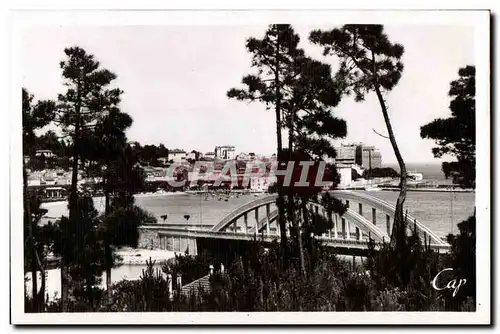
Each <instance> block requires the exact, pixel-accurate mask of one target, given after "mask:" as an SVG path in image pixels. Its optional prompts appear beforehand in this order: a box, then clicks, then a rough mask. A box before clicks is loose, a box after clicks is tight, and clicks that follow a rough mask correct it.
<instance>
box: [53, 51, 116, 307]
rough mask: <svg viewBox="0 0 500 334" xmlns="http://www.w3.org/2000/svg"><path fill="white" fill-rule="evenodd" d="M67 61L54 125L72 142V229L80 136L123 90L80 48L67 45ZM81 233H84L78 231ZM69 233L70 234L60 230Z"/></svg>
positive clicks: (65, 286) (64, 276)
mask: <svg viewBox="0 0 500 334" xmlns="http://www.w3.org/2000/svg"><path fill="white" fill-rule="evenodd" d="M64 53H65V54H66V57H67V58H66V60H64V61H61V62H60V67H61V69H62V75H63V78H64V79H65V86H66V87H67V90H66V92H65V94H59V96H58V106H57V111H58V113H57V117H56V121H57V124H59V125H61V126H62V129H63V132H64V134H65V136H66V137H68V138H69V139H70V140H71V142H72V147H73V152H72V155H71V158H72V159H73V160H72V177H71V188H70V194H69V201H68V202H69V205H68V206H69V220H70V221H71V222H72V223H71V224H65V225H64V226H63V227H64V228H75V226H78V225H79V224H80V222H78V220H77V219H78V215H77V211H78V207H77V205H78V188H77V183H78V170H79V163H80V158H81V156H82V154H83V152H85V150H86V149H87V147H86V146H85V144H84V141H83V140H82V138H84V137H85V136H86V133H87V132H88V131H90V129H92V128H93V127H94V126H95V122H96V121H97V120H99V119H100V118H101V117H102V116H103V115H105V113H107V112H108V111H109V108H112V107H113V106H114V105H116V104H117V103H118V101H119V98H120V95H121V93H122V91H121V90H120V89H118V88H108V86H109V85H110V83H111V82H112V81H113V80H114V79H116V75H115V74H114V73H112V72H110V71H109V70H107V69H103V68H101V66H100V63H99V62H98V61H97V60H96V59H95V57H94V56H93V55H91V54H88V53H87V52H86V51H85V50H84V49H82V48H80V47H70V48H66V49H65V50H64ZM86 226H87V227H90V225H86ZM80 233H85V230H81V231H80ZM63 235H72V233H63ZM63 242H65V243H68V245H65V246H64V247H62V248H61V249H62V250H63V252H62V254H61V255H62V256H61V304H62V305H61V306H62V311H63V312H66V311H67V301H68V292H69V291H68V282H67V273H66V270H67V267H68V266H69V265H70V263H69V262H68V259H67V256H66V253H65V251H69V249H70V248H71V247H72V243H73V241H72V240H71V239H64V240H63Z"/></svg>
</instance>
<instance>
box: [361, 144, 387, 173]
mask: <svg viewBox="0 0 500 334" xmlns="http://www.w3.org/2000/svg"><path fill="white" fill-rule="evenodd" d="M356 163H357V164H358V165H361V167H363V168H365V169H373V168H380V167H382V155H381V154H380V151H379V150H378V149H376V148H375V146H365V145H359V146H357V148H356Z"/></svg>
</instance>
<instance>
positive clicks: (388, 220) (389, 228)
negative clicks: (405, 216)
mask: <svg viewBox="0 0 500 334" xmlns="http://www.w3.org/2000/svg"><path fill="white" fill-rule="evenodd" d="M385 224H386V227H387V235H388V236H389V237H390V236H391V216H389V215H385Z"/></svg>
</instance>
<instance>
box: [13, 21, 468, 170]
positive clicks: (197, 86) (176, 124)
mask: <svg viewBox="0 0 500 334" xmlns="http://www.w3.org/2000/svg"><path fill="white" fill-rule="evenodd" d="M266 28H267V27H266V26H243V25H242V26H214V25H210V26H187V25H186V26H119V27H118V26H115V27H110V26H107V27H104V26H103V27H98V26H94V27H92V26H85V27H83V26H61V27H56V26H54V27H47V26H43V27H37V28H36V29H34V28H31V29H29V30H25V31H24V34H23V39H22V44H21V45H22V48H23V49H22V52H21V55H22V66H23V70H22V72H23V79H22V83H23V86H24V87H25V88H27V89H28V90H29V91H30V92H31V93H32V94H34V95H35V99H48V98H50V99H55V98H56V97H57V94H58V93H62V92H64V87H63V85H62V77H61V70H60V68H59V62H60V61H62V60H64V58H65V55H64V52H63V50H64V48H66V47H70V46H76V45H77V46H80V47H82V48H84V49H85V50H86V51H87V52H89V53H92V54H94V55H95V57H96V59H97V60H99V61H100V63H101V65H102V66H103V67H104V68H107V69H109V70H111V71H113V72H114V73H116V74H117V76H118V78H117V80H115V82H114V84H115V85H116V86H118V87H120V88H121V89H122V90H123V91H124V92H125V93H124V94H123V98H122V102H121V105H120V106H121V109H122V111H124V112H126V113H128V114H130V115H131V117H132V118H133V120H134V122H133V125H132V127H131V128H130V129H129V130H128V133H127V135H128V138H129V140H131V141H138V142H140V143H141V144H142V145H145V144H156V145H158V144H159V143H163V144H164V145H165V146H166V147H167V148H170V149H174V148H180V149H184V150H189V151H191V150H197V151H202V152H209V151H213V150H214V147H215V146H218V145H226V144H229V145H234V146H235V148H236V151H237V152H255V153H260V154H272V153H274V152H275V151H276V128H275V116H274V112H273V111H267V110H266V109H265V107H264V106H263V105H261V104H259V103H252V104H248V103H245V102H240V101H235V100H229V99H228V98H227V97H226V92H227V90H228V89H230V88H232V87H241V86H240V82H241V78H242V76H243V75H245V74H248V73H252V72H254V69H252V68H251V67H250V60H251V55H250V54H249V53H248V52H247V51H246V49H245V40H246V39H247V38H248V37H258V38H260V37H262V36H263V34H264V32H265V30H266ZM294 28H295V30H296V32H297V33H298V34H299V35H300V37H301V43H300V46H301V47H303V48H304V50H305V52H306V54H308V55H310V56H312V57H314V58H317V59H320V60H323V61H325V62H327V63H330V64H331V65H332V69H335V68H336V66H337V65H336V64H337V61H336V59H335V58H332V57H324V56H323V55H322V53H321V49H320V48H319V47H317V46H314V45H311V44H310V43H308V40H307V37H308V35H309V32H310V31H311V30H313V29H318V28H321V29H331V28H333V27H332V26H328V27H326V26H321V27H319V26H294ZM385 30H386V33H387V34H388V36H389V38H390V40H391V41H392V42H397V43H400V44H402V45H403V46H404V48H405V53H404V55H403V58H402V61H403V63H404V66H405V68H404V71H403V75H402V78H401V80H400V82H399V83H398V85H397V86H396V87H395V88H394V89H393V90H392V91H391V92H389V93H388V94H387V98H386V99H387V103H388V106H389V116H390V119H391V122H392V126H393V130H394V133H395V135H396V140H397V142H398V145H399V148H400V150H401V154H402V156H403V158H404V159H405V161H406V162H411V163H415V162H421V163H433V162H436V163H439V162H441V161H442V160H439V159H435V158H434V157H433V155H432V153H431V149H432V147H433V146H435V145H434V142H433V141H432V140H424V139H421V138H420V127H421V126H422V125H425V124H427V123H429V122H430V121H432V120H434V119H435V118H445V117H448V116H450V111H449V109H448V105H449V102H450V98H449V97H448V90H449V84H450V81H452V80H455V79H456V78H457V77H458V74H457V72H458V69H459V68H460V67H464V66H465V65H474V39H473V37H474V30H473V28H470V27H466V26H450V25H432V26H430V25H404V26H402V25H398V26H385ZM332 112H333V114H334V115H335V116H336V117H340V118H343V119H345V120H346V122H347V137H346V138H343V139H342V140H338V141H335V144H336V145H340V143H351V142H363V143H366V144H369V145H374V146H376V147H377V148H378V149H379V150H380V152H381V154H382V161H383V163H384V164H392V163H394V162H395V161H396V158H395V155H394V153H393V149H392V147H391V144H390V142H389V140H388V139H386V138H383V137H381V136H379V135H377V134H376V133H375V132H374V130H375V131H377V132H378V133H381V134H384V135H386V134H387V131H386V127H385V123H384V121H383V116H382V113H381V111H380V106H379V104H378V102H377V99H376V96H375V94H374V93H371V94H369V95H368V96H367V97H366V100H365V101H364V102H362V103H357V102H354V100H353V98H352V97H348V96H346V97H344V98H343V99H342V101H341V102H340V103H339V105H338V106H337V107H335V108H333V109H332ZM285 138H286V137H285ZM448 159H449V158H448Z"/></svg>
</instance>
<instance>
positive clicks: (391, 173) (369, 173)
mask: <svg viewBox="0 0 500 334" xmlns="http://www.w3.org/2000/svg"><path fill="white" fill-rule="evenodd" d="M399 176H400V175H399V173H398V172H396V171H395V170H394V169H393V168H391V167H383V168H372V169H367V170H365V171H364V172H363V178H365V179H371V178H374V177H399Z"/></svg>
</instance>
